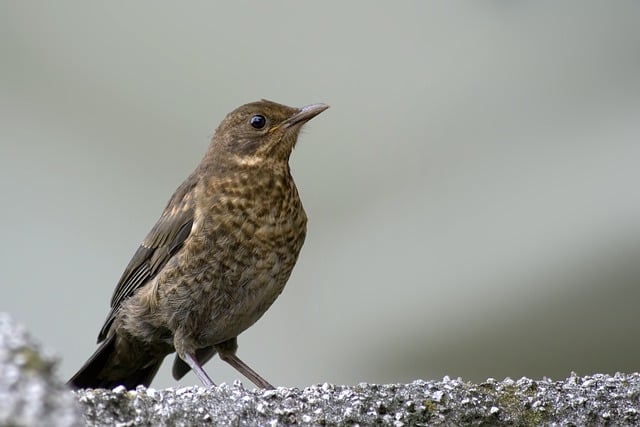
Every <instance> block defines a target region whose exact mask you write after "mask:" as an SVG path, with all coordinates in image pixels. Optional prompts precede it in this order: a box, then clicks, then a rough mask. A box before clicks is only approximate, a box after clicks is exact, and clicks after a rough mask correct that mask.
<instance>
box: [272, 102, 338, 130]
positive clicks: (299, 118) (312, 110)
mask: <svg viewBox="0 0 640 427" xmlns="http://www.w3.org/2000/svg"><path fill="white" fill-rule="evenodd" d="M327 108H329V106H328V105H327V104H311V105H307V106H304V107H302V108H301V109H300V110H298V112H297V113H296V114H294V115H293V116H291V117H289V118H288V119H287V120H285V122H284V123H283V124H284V126H285V127H291V126H295V125H297V124H300V123H306V122H308V121H309V120H311V119H313V118H314V117H315V116H317V115H318V114H320V113H322V112H323V111H324V110H326V109H327Z"/></svg>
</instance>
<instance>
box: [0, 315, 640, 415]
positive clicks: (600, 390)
mask: <svg viewBox="0 0 640 427" xmlns="http://www.w3.org/2000/svg"><path fill="white" fill-rule="evenodd" d="M54 366H55V359H54V358H53V357H51V356H48V355H46V354H45V353H42V352H41V351H40V350H39V348H38V346H37V345H35V344H34V343H33V341H32V340H31V339H30V338H29V336H28V335H27V333H26V332H25V331H24V329H23V328H21V327H20V326H18V325H16V324H15V323H14V322H13V321H12V320H11V318H10V317H8V316H7V315H2V314H0V427H2V426H75V425H88V426H194V425H198V426H199V425H216V426H218V425H221V426H226V425H233V426H236V425H238V426H244V425H260V426H263V425H267V426H277V425H392V426H398V427H400V426H414V425H417V426H420V425H492V426H493V425H518V426H529V425H530V426H538V425H562V426H582V425H589V426H592V425H596V426H599V425H611V426H620V425H640V415H639V412H640V374H638V373H634V374H616V375H614V376H610V375H600V374H599V375H591V376H586V377H579V376H577V375H571V376H570V377H569V378H567V379H565V380H563V381H552V380H549V379H543V380H538V381H534V380H530V379H527V378H522V379H519V380H511V379H509V378H507V379H505V380H503V381H497V380H494V379H489V380H487V381H486V382H484V383H482V384H472V383H469V382H465V381H462V380H460V379H449V378H444V379H443V380H441V381H422V380H418V381H414V382H412V383H410V384H388V385H373V384H359V385H356V386H334V385H330V384H322V385H316V386H312V387H307V388H305V389H304V390H299V389H295V388H294V389H288V388H278V389H277V390H269V391H265V390H247V389H245V388H244V387H243V386H242V384H241V383H239V382H238V383H235V384H233V385H225V384H222V385H220V386H219V387H215V388H212V389H205V388H202V387H184V388H179V389H172V388H169V389H166V390H154V389H153V388H144V387H138V388H137V389H136V390H130V391H128V390H125V389H124V387H118V388H115V389H114V390H101V389H96V390H91V389H89V390H80V391H76V392H71V391H69V390H68V389H67V388H66V387H65V386H64V384H63V383H62V381H60V380H59V379H57V378H55V376H54V375H53V370H54Z"/></svg>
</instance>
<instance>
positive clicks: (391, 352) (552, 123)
mask: <svg viewBox="0 0 640 427" xmlns="http://www.w3.org/2000/svg"><path fill="white" fill-rule="evenodd" d="M638 22H640V3H638V2H599V3H591V2H562V3H557V2H501V1H487V2H447V3H431V2H422V1H415V2H393V3H392V2H388V3H375V2H365V1H360V2H339V1H334V2H286V1H277V2H274V1H272V2H227V3H224V4H222V3H217V2H189V3H178V2H164V3H163V2H150V1H148V2H142V1H140V2H84V1H62V2H39V3H31V2H2V3H0V34H1V37H0V58H1V64H2V65H1V68H0V121H1V122H0V147H1V148H2V151H1V156H0V195H1V197H2V202H1V209H0V234H1V235H2V245H1V246H0V251H2V252H1V256H0V286H1V289H2V290H1V293H0V310H2V311H9V312H11V313H12V314H13V315H14V316H15V317H17V318H18V319H19V320H20V321H21V322H23V323H25V324H26V325H27V326H28V327H29V328H30V330H31V331H32V333H33V334H34V335H36V336H37V337H38V339H39V340H41V341H42V342H43V343H44V344H45V346H46V347H48V348H50V349H54V350H55V351H56V352H58V354H60V355H61V356H62V358H63V359H62V365H61V368H60V371H61V372H60V373H61V375H62V376H64V377H65V378H67V377H69V376H70V375H71V374H72V373H73V372H75V370H76V369H77V368H78V367H79V366H80V365H81V364H82V363H83V362H84V361H85V360H86V358H87V357H88V356H89V355H90V354H91V353H92V352H93V351H94V349H95V348H96V346H95V338H96V336H97V333H98V330H99V328H100V326H101V325H102V322H103V320H104V318H105V316H106V313H107V309H108V303H109V299H110V297H111V292H112V290H113V288H114V286H115V284H116V281H117V280H118V278H119V277H120V274H121V273H122V270H123V269H124V267H125V265H126V264H127V262H128V261H129V259H130V257H131V255H132V254H133V252H134V250H135V249H136V247H137V245H138V243H139V242H140V241H141V240H142V239H143V238H144V236H145V235H146V233H147V231H148V230H149V229H150V228H151V226H152V225H153V224H154V222H155V220H156V219H157V217H158V216H159V214H160V212H161V210H162V209H163V207H164V205H165V203H166V201H167V199H168V198H169V196H170V195H171V193H172V192H173V190H174V189H175V188H176V187H177V186H178V185H179V184H180V182H181V181H182V180H183V179H184V178H185V177H186V176H187V175H188V174H189V173H190V172H191V170H192V168H193V167H194V166H195V165H196V164H197V163H198V162H199V160H200V158H201V156H202V154H203V153H204V150H205V148H206V146H207V144H208V142H209V138H210V136H211V135H212V134H213V131H214V129H215V127H216V126H217V124H218V123H219V121H220V120H221V119H222V118H223V117H224V115H225V114H226V113H227V112H228V111H230V110H232V109H233V108H235V107H237V106H238V105H240V104H243V103H245V102H249V101H253V100H256V99H260V98H268V99H271V100H275V101H278V102H282V103H286V104H289V105H297V106H301V105H305V104H309V103H313V102H326V103H328V104H330V105H331V109H330V110H328V111H327V112H325V113H324V114H322V115H321V116H320V117H318V118H317V119H315V120H313V121H312V122H311V123H310V124H309V125H308V126H307V127H306V131H305V134H304V135H303V137H302V138H301V141H300V142H299V144H298V146H297V149H296V151H295V152H294V154H293V156H292V161H291V162H292V168H293V174H294V176H295V178H296V181H297V183H298V187H299V189H300V193H301V196H302V199H303V202H304V204H305V207H306V210H307V213H308V216H309V218H310V221H309V230H308V237H307V241H306V244H305V246H304V248H303V251H302V254H301V257H300V259H299V262H298V265H297V266H296V269H295V271H294V274H293V275H292V277H291V280H290V281H289V283H288V286H287V288H286V289H285V291H284V293H283V294H282V296H281V297H280V299H279V300H278V301H277V302H276V304H275V305H274V306H273V307H272V308H271V310H269V311H268V312H267V314H266V315H265V316H264V317H263V318H262V319H261V320H260V321H259V322H258V323H257V324H256V325H255V326H254V327H252V328H251V329H250V330H248V331H247V332H245V333H244V334H243V335H241V337H240V340H239V342H240V353H239V354H240V355H241V357H243V358H244V359H245V360H246V361H247V362H248V363H249V364H250V365H251V366H253V367H254V368H255V369H256V370H257V371H258V372H260V373H261V374H263V375H264V376H265V377H266V378H267V379H268V380H269V381H271V382H273V383H274V384H277V385H286V386H305V385H308V384H312V383H320V382H325V381H328V382H334V383H344V384H353V383H357V382H360V381H367V382H380V383H384V382H406V381H410V380H412V379H416V378H440V377H442V376H443V375H449V376H453V377H457V376H462V377H463V378H465V379H469V380H475V381H477V380H482V379H485V378H486V377H496V378H502V377H504V376H511V377H515V378H519V377H520V376H523V375H527V376H533V377H542V376H548V377H552V378H561V377H564V376H566V375H568V374H569V373H570V372H571V371H576V372H578V373H580V374H587V373H595V372H608V373H610V372H615V371H627V372H631V371H636V370H637V369H638V366H639V365H640V357H639V356H640V340H639V339H638V335H637V334H638V332H637V325H638V321H639V320H640V312H639V310H638V307H637V306H638V304H639V301H640V186H639V185H638V182H639V180H640V168H639V163H640V141H639V137H640V27H639V26H638ZM169 367H170V364H169V363H166V364H165V366H164V367H163V369H162V370H161V372H160V374H159V375H158V377H157V379H156V381H155V382H154V384H153V385H154V386H155V387H167V386H173V385H176V384H182V385H191V384H197V383H198V382H197V379H196V378H195V377H194V376H192V375H190V376H187V377H186V378H185V379H184V380H182V381H180V382H179V383H176V382H175V381H174V380H173V379H172V378H171V376H170V372H169ZM207 371H208V372H209V373H210V375H211V376H212V378H213V379H214V380H216V381H218V382H223V381H224V382H231V381H233V380H234V379H236V378H239V375H238V374H236V373H235V372H234V371H233V370H231V368H228V367H227V366H226V365H225V364H224V363H222V362H221V361H220V360H219V359H214V360H213V361H212V362H210V363H209V364H208V365H207ZM245 384H246V381H245ZM248 385H249V386H250V385H251V384H248Z"/></svg>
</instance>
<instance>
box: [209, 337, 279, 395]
mask: <svg viewBox="0 0 640 427" xmlns="http://www.w3.org/2000/svg"><path fill="white" fill-rule="evenodd" d="M237 348H238V343H237V340H236V338H232V339H230V340H228V341H225V342H223V343H220V344H218V345H216V350H218V354H219V355H220V359H222V360H224V361H225V362H227V363H228V364H229V365H231V366H233V367H234V368H235V369H236V371H238V372H240V373H241V374H242V375H244V376H245V377H247V378H248V379H249V380H250V381H251V382H252V383H254V384H255V385H257V386H258V387H259V388H264V389H268V390H273V389H274V388H275V387H274V386H272V385H271V384H269V382H267V380H265V379H264V378H262V377H261V376H260V375H258V373H257V372H256V371H254V370H253V369H251V368H250V367H249V365H247V364H246V363H244V362H243V361H242V360H240V358H239V357H238V356H236V349H237Z"/></svg>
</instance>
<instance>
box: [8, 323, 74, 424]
mask: <svg viewBox="0 0 640 427" xmlns="http://www.w3.org/2000/svg"><path fill="white" fill-rule="evenodd" d="M55 364H56V359H55V358H54V357H53V356H52V355H48V354H46V353H45V352H42V351H41V350H40V348H39V347H38V345H37V344H35V342H34V341H33V340H32V338H31V337H30V336H29V334H27V332H26V331H25V329H24V328H23V327H22V326H20V325H18V324H16V323H15V322H14V321H13V320H12V318H11V317H10V316H9V315H7V314H3V313H0V426H51V427H58V426H59V427H66V426H76V425H83V424H82V418H81V416H80V410H79V406H78V404H77V402H76V399H75V398H74V396H73V394H71V393H70V392H69V390H68V388H67V387H66V386H65V385H64V383H63V382H62V381H61V380H60V379H59V378H57V377H56V376H55V375H54V366H55Z"/></svg>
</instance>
